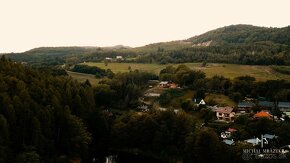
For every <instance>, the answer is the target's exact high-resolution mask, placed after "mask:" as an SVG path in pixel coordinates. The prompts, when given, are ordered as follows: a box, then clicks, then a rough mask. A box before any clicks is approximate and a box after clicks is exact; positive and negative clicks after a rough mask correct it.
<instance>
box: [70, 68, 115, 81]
mask: <svg viewBox="0 0 290 163" xmlns="http://www.w3.org/2000/svg"><path fill="white" fill-rule="evenodd" d="M71 70H72V71H74V72H79V73H85V74H92V75H96V78H102V77H105V76H106V77H109V78H112V77H113V76H114V73H113V72H112V71H111V70H110V69H107V70H104V69H101V68H99V67H96V66H87V65H75V66H74V67H73V68H72V69H71Z"/></svg>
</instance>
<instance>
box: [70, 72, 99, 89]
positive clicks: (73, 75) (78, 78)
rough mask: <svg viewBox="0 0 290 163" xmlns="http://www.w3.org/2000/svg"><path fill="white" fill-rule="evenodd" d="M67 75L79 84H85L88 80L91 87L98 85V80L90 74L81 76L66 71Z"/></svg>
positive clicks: (80, 74)
mask: <svg viewBox="0 0 290 163" xmlns="http://www.w3.org/2000/svg"><path fill="white" fill-rule="evenodd" d="M67 73H68V75H69V76H71V77H72V78H73V79H76V80H77V81H79V82H85V81H86V80H87V79H88V80H89V81H90V83H91V84H92V85H93V86H94V85H97V84H98V83H99V79H97V78H95V76H94V75H91V74H83V73H77V72H72V71H67Z"/></svg>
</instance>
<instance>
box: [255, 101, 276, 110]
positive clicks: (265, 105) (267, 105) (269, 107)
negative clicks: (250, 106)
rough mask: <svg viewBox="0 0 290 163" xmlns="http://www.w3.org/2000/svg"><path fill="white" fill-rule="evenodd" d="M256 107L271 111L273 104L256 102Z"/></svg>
mask: <svg viewBox="0 0 290 163" xmlns="http://www.w3.org/2000/svg"><path fill="white" fill-rule="evenodd" d="M258 106H260V107H262V108H265V109H266V108H267V109H271V108H273V107H274V102H270V101H258Z"/></svg>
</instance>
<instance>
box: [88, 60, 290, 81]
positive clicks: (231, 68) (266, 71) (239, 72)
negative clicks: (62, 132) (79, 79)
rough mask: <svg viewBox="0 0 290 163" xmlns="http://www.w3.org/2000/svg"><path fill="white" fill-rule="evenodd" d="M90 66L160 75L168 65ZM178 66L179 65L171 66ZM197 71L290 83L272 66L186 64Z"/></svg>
mask: <svg viewBox="0 0 290 163" xmlns="http://www.w3.org/2000/svg"><path fill="white" fill-rule="evenodd" d="M85 64H87V65H89V66H97V67H100V68H103V69H111V70H112V71H113V72H115V73H116V72H128V71H129V69H128V68H129V67H131V70H135V69H137V70H139V71H147V72H153V73H155V74H159V72H160V70H161V69H163V68H165V67H166V66H168V65H159V64H142V63H109V64H108V65H107V66H105V64H104V63H95V62H87V63H85ZM171 65H173V66H178V64H171ZM185 65H187V66H189V67H190V68H192V69H195V70H201V71H203V72H205V73H206V75H207V77H212V76H214V75H223V76H225V77H227V78H230V79H233V78H235V77H238V76H244V75H250V76H253V77H255V78H256V79H257V80H258V81H265V80H271V79H272V80H275V79H285V80H288V81H290V75H286V74H281V73H278V72H276V71H274V70H272V68H271V67H270V66H251V65H236V64H219V63H209V64H207V66H206V67H201V63H185Z"/></svg>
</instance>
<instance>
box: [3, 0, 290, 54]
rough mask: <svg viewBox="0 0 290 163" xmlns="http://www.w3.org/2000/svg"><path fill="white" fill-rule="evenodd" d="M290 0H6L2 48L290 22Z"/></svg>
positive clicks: (153, 38) (176, 36) (158, 37)
mask: <svg viewBox="0 0 290 163" xmlns="http://www.w3.org/2000/svg"><path fill="white" fill-rule="evenodd" d="M289 7H290V0H198V1H196V0H0V52H22V51H26V50H29V49H31V48H35V47H40V46H112V45H119V44H122V45H127V46H132V47H136V46H142V45H146V44H149V43H154V42H161V41H171V40H180V39H186V38H189V37H192V36H194V35H199V34H202V33H204V32H206V31H208V30H212V29H215V28H218V27H222V26H227V25H231V24H253V25H257V26H266V27H270V26H271V27H284V26H288V25H290V9H289Z"/></svg>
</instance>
